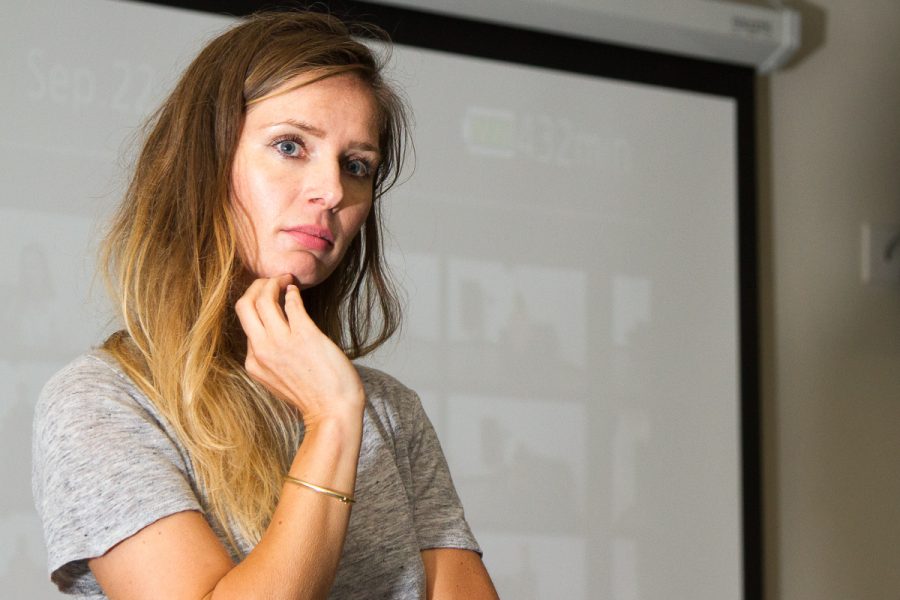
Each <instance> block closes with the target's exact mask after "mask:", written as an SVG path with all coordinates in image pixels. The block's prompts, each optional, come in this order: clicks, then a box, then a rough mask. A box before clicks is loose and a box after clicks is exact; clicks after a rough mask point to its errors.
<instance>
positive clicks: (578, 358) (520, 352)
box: [446, 258, 587, 379]
mask: <svg viewBox="0 0 900 600" xmlns="http://www.w3.org/2000/svg"><path fill="white" fill-rule="evenodd" d="M586 293H587V292H586V277H585V275H584V273H583V272H581V271H579V270H576V269H551V268H547V267H537V266H529V265H507V264H504V263H502V262H499V261H480V260H471V259H463V258H450V259H448V261H447V299H446V301H447V324H448V327H447V337H448V342H449V343H450V346H451V348H452V349H453V350H452V357H453V359H452V364H453V365H454V367H455V368H456V369H458V370H461V371H464V372H465V373H466V374H467V375H468V376H470V377H472V376H474V377H481V378H482V379H489V378H491V377H496V376H497V375H498V374H503V375H504V376H505V377H506V378H510V379H516V378H522V377H525V378H529V379H530V378H535V377H539V376H540V374H542V373H545V374H547V376H548V377H551V378H554V379H556V378H560V377H561V375H560V374H561V373H575V372H577V371H579V370H580V369H582V368H583V367H584V366H585V362H586V351H587V337H586V332H585V324H586ZM486 358H487V359H488V360H485V359H486Z"/></svg>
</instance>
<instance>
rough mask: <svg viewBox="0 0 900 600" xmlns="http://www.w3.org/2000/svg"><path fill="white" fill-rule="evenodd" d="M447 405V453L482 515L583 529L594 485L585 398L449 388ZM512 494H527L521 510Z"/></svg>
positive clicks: (503, 525)
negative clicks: (579, 400) (518, 395)
mask: <svg viewBox="0 0 900 600" xmlns="http://www.w3.org/2000/svg"><path fill="white" fill-rule="evenodd" d="M446 412H447V417H446V419H447V426H446V429H445V437H446V439H447V444H446V445H447V460H448V462H450V466H451V468H452V469H453V473H454V480H455V481H456V482H457V486H458V487H459V490H460V494H461V496H462V497H463V499H464V500H465V501H466V502H467V503H469V504H467V506H474V507H477V508H475V509H473V510H472V511H471V512H472V515H471V518H472V519H473V520H474V521H475V522H476V523H478V524H479V525H481V526H483V527H484V528H486V529H488V530H491V531H497V530H500V531H530V532H535V533H561V534H570V535H575V534H578V533H579V529H578V522H579V520H580V519H581V518H583V515H584V512H585V510H586V489H587V481H586V478H587V457H586V452H587V444H586V442H587V437H586V431H585V423H586V418H585V407H584V405H583V404H580V403H565V404H562V403H559V402H558V401H556V399H550V400H536V399H526V398H502V397H490V396H474V395H460V394H450V395H449V396H448V397H447V406H446ZM535 481H540V482H542V483H541V485H539V486H535V485H534V482H535ZM511 498H517V499H519V500H520V501H518V502H517V503H516V510H510V504H509V502H510V499H511Z"/></svg>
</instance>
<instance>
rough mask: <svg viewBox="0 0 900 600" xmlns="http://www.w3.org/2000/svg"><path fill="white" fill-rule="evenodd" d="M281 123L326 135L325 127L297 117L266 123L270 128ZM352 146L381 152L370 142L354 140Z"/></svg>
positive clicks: (314, 134)
mask: <svg viewBox="0 0 900 600" xmlns="http://www.w3.org/2000/svg"><path fill="white" fill-rule="evenodd" d="M279 125H290V126H291V127H295V128H297V129H299V130H300V131H305V132H306V133H308V134H310V135H312V136H315V137H318V138H324V137H326V133H325V131H324V130H323V129H320V128H318V127H316V126H315V125H310V124H309V123H307V122H306V121H299V120H297V119H286V120H284V121H279V122H277V123H269V124H268V125H266V128H267V129H270V128H272V127H277V126H279ZM350 147H351V148H352V149H354V150H365V151H368V152H376V153H378V154H380V153H381V152H380V150H379V148H378V146H375V145H373V144H370V143H368V142H353V143H352V144H350Z"/></svg>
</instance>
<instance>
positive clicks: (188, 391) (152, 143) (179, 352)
mask: <svg viewBox="0 0 900 600" xmlns="http://www.w3.org/2000/svg"><path fill="white" fill-rule="evenodd" d="M355 33H360V31H359V30H357V29H356V28H354V27H350V26H347V25H345V24H344V23H342V22H341V21H339V20H338V19H336V18H333V17H330V16H327V15H322V14H315V13H302V12H287V13H262V14H257V15H254V16H252V17H250V18H249V19H248V20H246V21H244V22H242V23H240V24H238V25H237V26H235V27H233V28H232V29H230V30H228V31H226V32H225V33H223V34H222V35H220V36H219V37H217V38H216V39H214V40H213V41H211V42H210V43H209V44H208V45H207V46H206V47H205V48H204V49H203V50H202V51H201V52H200V54H199V55H198V56H197V58H196V59H195V60H194V61H193V62H192V63H191V65H190V66H189V67H188V68H187V70H186V71H185V73H184V74H183V76H182V77H181V79H180V81H179V82H178V84H177V85H176V87H175V89H174V91H173V92H172V93H171V95H170V96H169V97H168V99H167V100H166V101H165V102H164V103H163V105H162V106H161V107H160V108H159V110H157V112H156V113H155V114H154V115H153V116H152V117H151V119H150V120H149V122H148V124H147V126H146V140H145V142H144V145H143V148H142V151H141V153H140V155H139V157H138V160H137V163H136V165H135V171H134V175H133V178H132V180H131V182H130V185H129V187H128V190H127V192H126V194H125V197H124V199H123V202H122V204H121V205H120V207H119V210H118V212H117V213H116V215H115V217H114V219H113V222H112V223H111V225H110V229H109V232H108V234H107V236H106V238H105V240H104V242H103V245H102V249H101V257H100V259H101V260H100V264H101V265H102V269H103V271H102V272H103V274H104V276H105V278H106V281H107V283H108V286H109V288H110V291H111V294H112V296H113V298H114V300H115V301H116V303H117V305H118V311H119V312H120V316H121V318H122V320H123V322H124V330H123V331H120V332H118V333H116V334H114V335H112V336H110V337H109V338H108V339H107V340H106V341H105V342H104V344H103V346H102V347H103V348H104V349H105V350H106V351H107V352H109V353H110V354H111V355H112V356H114V357H115V358H116V359H117V360H118V361H119V362H120V363H121V364H122V366H123V368H124V370H125V372H126V373H127V374H128V375H129V376H130V377H131V378H132V379H133V380H134V381H135V382H136V384H137V385H138V386H139V387H140V388H141V389H142V391H143V392H145V393H146V394H147V396H148V397H149V398H150V400H151V401H152V402H153V403H154V404H155V405H156V406H157V407H158V408H159V410H160V412H162V414H163V415H165V417H166V418H167V419H168V421H169V422H170V423H171V425H172V426H173V427H174V429H175V431H176V432H177V435H178V437H179V439H180V441H181V442H182V443H183V444H184V447H185V448H186V449H187V452H188V453H189V455H190V458H191V462H192V464H193V468H194V471H195V473H196V477H197V481H198V484H199V486H200V489H201V491H202V492H203V494H204V495H205V496H206V499H207V502H208V506H209V511H208V512H210V513H211V514H212V516H213V517H215V519H216V520H217V521H218V523H219V524H221V526H222V528H223V530H224V533H225V534H226V535H227V536H228V539H229V541H230V543H231V545H232V546H233V548H234V549H235V550H236V551H238V550H239V548H238V545H237V542H236V537H235V534H236V533H238V534H240V535H241V536H242V537H244V538H245V539H247V540H248V541H250V542H251V543H256V542H257V541H258V540H259V538H260V537H261V535H262V533H263V532H264V531H265V528H266V526H267V525H268V521H269V519H270V518H271V515H272V512H273V511H274V508H275V505H276V503H277V501H278V495H279V493H280V489H281V477H282V475H283V474H284V473H285V472H286V471H287V469H288V467H289V466H290V463H291V461H292V459H293V455H294V452H295V451H296V446H297V443H298V441H299V436H300V428H301V419H300V417H299V415H298V414H297V412H296V410H295V409H293V408H291V407H289V406H288V405H287V404H285V403H284V402H282V401H280V400H277V399H276V398H274V397H273V396H272V395H271V394H270V393H269V392H267V391H266V390H265V389H264V388H263V387H262V386H261V385H259V384H257V383H256V382H255V381H253V380H252V379H250V377H249V376H248V374H247V372H246V370H245V369H244V359H245V358H246V338H245V337H244V335H243V331H242V330H241V328H240V325H239V323H238V322H237V319H236V317H235V314H234V302H235V301H236V299H237V297H239V296H240V294H242V293H243V291H244V290H243V283H245V282H246V280H247V270H246V267H245V266H244V265H243V264H242V263H241V260H240V258H239V253H238V248H237V241H236V235H235V218H234V214H233V213H232V210H233V209H232V206H231V201H230V197H231V195H230V192H231V189H230V188H231V169H232V163H233V158H234V152H235V147H236V145H237V141H238V138H239V135H240V130H241V126H242V123H243V118H244V114H245V111H246V107H247V106H248V105H249V104H251V103H253V102H255V101H258V100H259V99H261V98H264V97H265V96H267V95H268V94H271V93H272V92H273V91H274V90H276V89H278V88H279V87H281V86H282V85H283V84H284V83H286V82H287V81H289V80H290V79H292V78H293V77H295V76H297V75H299V74H302V73H308V72H310V71H316V72H317V73H318V72H321V73H322V74H323V75H329V74H331V75H333V74H337V73H345V72H351V73H353V74H354V75H355V76H356V77H359V79H360V80H361V81H362V82H364V83H365V84H367V85H368V86H369V88H370V89H371V91H372V94H373V97H374V98H375V100H376V103H377V105H378V107H379V111H380V123H379V126H380V132H379V133H380V136H379V145H380V151H381V154H382V157H383V160H382V163H381V166H380V167H379V171H378V172H377V174H376V177H375V180H374V190H373V191H374V198H375V202H374V204H373V208H372V210H371V211H370V213H369V216H368V218H367V220H366V222H365V224H364V225H363V228H362V230H361V232H360V234H359V235H358V236H357V237H356V238H355V239H354V241H353V243H352V245H351V247H350V248H349V249H348V251H347V253H346V255H345V256H344V258H343V260H342V261H341V263H340V265H339V266H338V268H337V269H336V270H335V272H334V273H333V274H332V275H331V276H330V277H329V278H328V279H326V280H325V281H324V282H323V283H321V284H320V285H318V286H316V287H314V288H310V289H308V290H304V292H303V295H304V304H305V306H306V308H307V311H308V312H309V314H310V316H312V318H313V319H314V321H315V322H316V323H317V325H318V326H319V327H320V328H321V329H322V331H323V332H325V334H326V335H328V336H329V337H330V338H331V339H332V340H333V341H334V342H335V343H337V344H338V345H339V346H340V347H342V348H343V349H344V351H345V353H346V354H347V355H348V356H349V357H350V358H357V357H360V356H363V355H364V354H366V353H368V352H370V351H371V350H373V349H375V348H376V347H378V346H379V345H380V344H382V343H383V342H384V341H386V340H387V339H388V338H389V337H390V336H391V335H392V334H393V333H394V331H395V330H396V329H397V327H398V326H399V318H400V311H399V303H398V301H397V297H396V294H395V292H394V291H393V288H392V286H391V284H390V280H389V277H388V275H387V272H386V269H385V265H384V264H383V258H382V254H383V252H382V248H381V237H380V235H379V229H380V225H379V221H380V211H379V206H380V204H381V203H380V202H379V201H378V199H379V198H380V197H381V196H382V194H383V193H384V192H385V191H386V190H387V189H388V188H389V187H390V186H391V185H393V184H394V183H395V181H396V179H397V176H398V173H399V170H400V166H401V164H402V161H403V156H404V150H405V147H406V141H407V138H406V136H407V134H406V131H407V118H406V111H405V108H404V103H403V102H402V100H401V99H400V98H399V96H398V95H397V94H396V93H395V92H394V91H393V90H392V89H391V88H390V87H389V86H388V85H387V84H386V83H385V81H384V80H383V78H382V75H381V70H382V67H383V61H381V60H379V59H378V58H377V57H376V56H375V55H374V54H373V53H372V52H371V51H370V50H369V48H367V47H366V46H365V45H364V44H362V43H360V42H359V41H357V40H356V39H354V38H353V37H352V36H353V34H355ZM363 33H365V34H366V35H368V36H369V37H371V36H372V35H377V36H380V37H381V38H382V40H383V41H387V38H386V35H384V34H383V33H381V32H380V30H377V29H374V28H366V29H365V31H364V32H363Z"/></svg>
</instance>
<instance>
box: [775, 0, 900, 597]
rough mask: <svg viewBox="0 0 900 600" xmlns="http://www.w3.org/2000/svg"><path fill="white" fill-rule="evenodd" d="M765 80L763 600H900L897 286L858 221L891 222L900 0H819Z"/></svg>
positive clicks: (899, 175) (899, 122) (807, 6)
mask: <svg viewBox="0 0 900 600" xmlns="http://www.w3.org/2000/svg"><path fill="white" fill-rule="evenodd" d="M790 4H791V6H794V7H798V8H800V10H801V11H802V12H803V18H804V29H805V31H804V37H805V39H806V40H807V46H810V45H811V46H816V47H812V48H807V52H806V53H805V54H806V56H801V57H800V59H799V60H798V61H795V64H794V65H793V66H791V67H790V68H788V69H786V70H784V71H781V72H778V73H776V74H775V75H774V76H772V77H771V79H770V80H768V81H761V82H760V95H759V100H760V117H761V118H760V158H761V162H760V182H761V208H760V220H761V240H760V241H761V252H762V264H763V277H762V282H763V289H762V296H763V328H764V331H763V357H764V360H763V372H764V381H763V384H764V385H763V388H764V398H763V402H764V432H763V435H764V448H765V453H764V455H765V457H764V463H765V471H766V476H765V484H766V494H765V496H766V499H765V508H766V512H767V518H766V530H765V534H766V538H767V544H766V552H767V558H766V568H767V570H768V575H769V577H768V581H767V586H766V587H767V592H768V593H767V598H768V599H769V600H776V599H784V600H830V599H834V600H838V599H840V600H847V599H857V598H859V599H865V600H875V599H879V600H880V599H885V600H886V599H889V598H890V599H896V598H898V597H900V558H898V554H897V549H898V548H900V368H898V365H900V288H895V289H888V288H882V287H871V286H864V285H862V284H861V282H860V226H861V223H862V222H863V221H870V222H873V223H875V224H900V69H898V68H897V58H898V57H900V36H898V35H897V31H898V29H900V3H898V2H896V0H880V1H875V0H871V1H869V2H865V3H856V2H845V1H843V0H816V2H815V3H814V4H812V3H805V2H803V3H800V2H793V3H790Z"/></svg>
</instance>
